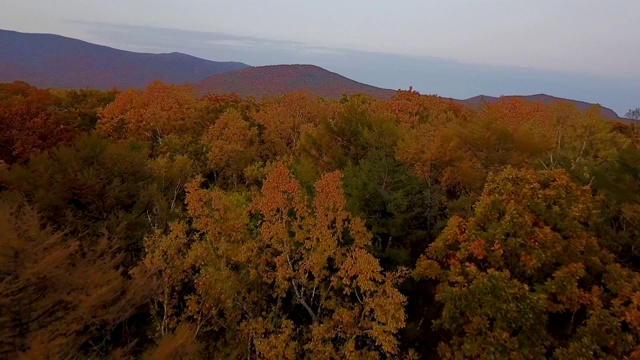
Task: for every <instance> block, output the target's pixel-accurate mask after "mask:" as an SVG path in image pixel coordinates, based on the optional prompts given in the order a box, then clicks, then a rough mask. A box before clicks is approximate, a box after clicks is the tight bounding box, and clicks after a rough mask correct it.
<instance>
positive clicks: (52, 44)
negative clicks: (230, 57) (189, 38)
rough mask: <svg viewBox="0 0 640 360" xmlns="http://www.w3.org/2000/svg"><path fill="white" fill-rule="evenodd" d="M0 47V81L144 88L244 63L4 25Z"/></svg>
mask: <svg viewBox="0 0 640 360" xmlns="http://www.w3.org/2000/svg"><path fill="white" fill-rule="evenodd" d="M0 49H2V51H0V82H10V81H14V80H22V81H25V82H28V83H30V84H32V85H36V86H39V87H60V88H87V87H88V88H95V89H111V88H120V89H124V88H129V87H135V88H143V87H145V86H146V85H147V84H148V83H149V82H151V81H154V80H162V81H164V82H168V83H183V82H196V81H199V80H202V79H204V78H205V77H207V76H210V75H213V74H219V73H223V72H227V71H233V70H240V69H244V68H247V67H249V65H246V64H243V63H239V62H216V61H210V60H204V59H200V58H197V57H193V56H190V55H186V54H181V53H170V54H147V53H136V52H130V51H124V50H118V49H114V48H110V47H107V46H102V45H96V44H92V43H88V42H85V41H81V40H77V39H72V38H67V37H64V36H59V35H51V34H26V33H19V32H15V31H7V30H0Z"/></svg>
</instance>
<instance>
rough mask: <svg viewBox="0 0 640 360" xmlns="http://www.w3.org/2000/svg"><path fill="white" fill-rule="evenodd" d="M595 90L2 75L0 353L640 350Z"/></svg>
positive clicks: (614, 126)
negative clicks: (583, 96)
mask: <svg viewBox="0 0 640 360" xmlns="http://www.w3.org/2000/svg"><path fill="white" fill-rule="evenodd" d="M598 114H599V111H598V109H591V110H587V111H579V110H577V109H576V108H574V107H573V106H572V105H570V104H566V103H555V104H551V105H544V104H541V103H536V102H527V101H525V100H521V99H513V98H511V99H502V100H499V101H497V102H496V103H493V104H484V105H483V106H481V107H480V108H479V109H467V108H463V107H461V106H460V105H457V104H455V103H453V102H451V101H448V100H444V99H441V98H439V97H436V96H423V95H420V94H418V93H416V92H413V91H398V93H397V94H396V96H395V97H394V98H392V99H391V100H388V101H382V100H376V99H374V98H371V97H369V96H366V95H356V96H350V97H348V96H345V97H343V98H342V99H341V100H339V101H333V100H326V99H321V98H312V97H309V96H307V95H305V94H303V93H291V94H286V95H283V96H279V97H275V98H271V99H267V100H262V101H256V100H254V99H243V98H240V97H238V96H235V95H207V96H205V97H203V98H197V97H196V96H194V94H193V92H192V90H191V89H190V88H189V87H186V86H177V85H166V84H163V83H160V82H155V83H152V84H150V85H149V86H148V87H147V88H146V89H145V90H144V91H139V90H126V91H123V92H116V91H112V92H102V91H95V90H80V91H75V90H72V91H65V90H46V89H37V88H34V87H32V86H30V85H28V84H25V83H20V82H16V83H12V84H0V358H10V359H13V358H42V359H44V358H51V359H58V358H66V359H76V358H77V359H89V358H93V359H95V358H112V359H128V358H148V359H158V358H168V359H195V358H205V359H206V358H215V359H236V358H244V359H304V358H309V359H312V358H313V359H315V358H318V359H324V358H327V359H392V358H393V359H395V358H406V359H417V358H422V359H434V358H443V359H468V358H477V359H485V358H486V359H511V358H513V359H544V358H556V359H624V358H628V359H634V358H639V357H640V345H639V344H640V132H639V131H638V129H637V128H636V127H635V125H633V124H629V123H617V122H612V121H608V120H603V119H601V118H600V117H599V115H598Z"/></svg>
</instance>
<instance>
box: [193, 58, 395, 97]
mask: <svg viewBox="0 0 640 360" xmlns="http://www.w3.org/2000/svg"><path fill="white" fill-rule="evenodd" d="M194 86H195V88H196V91H197V92H198V93H199V94H205V93H211V92H219V93H231V92H234V93H236V94H238V95H241V96H248V95H253V96H259V97H270V96H275V95H279V94H283V93H286V92H291V91H306V92H307V93H308V94H309V95H312V96H322V97H325V98H329V99H339V98H340V97H341V96H342V94H360V93H364V94H369V95H372V96H374V97H377V98H382V99H388V98H391V97H392V96H393V95H394V94H395V91H393V90H389V89H382V88H379V87H375V86H371V85H367V84H363V83H360V82H357V81H354V80H351V79H348V78H346V77H344V76H342V75H339V74H336V73H333V72H331V71H328V70H325V69H323V68H321V67H319V66H315V65H300V64H296V65H269V66H256V67H251V68H247V69H243V70H238V71H233V72H226V73H222V74H217V75H212V76H209V77H207V78H206V79H204V80H202V81H200V82H198V83H196V84H194Z"/></svg>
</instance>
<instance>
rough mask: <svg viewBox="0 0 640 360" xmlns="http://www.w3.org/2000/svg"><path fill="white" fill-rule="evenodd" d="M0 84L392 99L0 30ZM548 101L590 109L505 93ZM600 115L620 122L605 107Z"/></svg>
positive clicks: (341, 85)
mask: <svg viewBox="0 0 640 360" xmlns="http://www.w3.org/2000/svg"><path fill="white" fill-rule="evenodd" d="M0 49H3V51H2V52H0V82H11V81H16V80H21V81H25V82H28V83H30V84H32V85H36V86H39V87H59V88H96V89H111V88H119V89H124V88H130V87H133V88H144V87H145V86H146V85H147V84H148V83H149V82H151V81H154V80H161V81H164V82H167V83H185V82H188V83H192V84H193V85H194V87H195V89H196V91H197V93H198V94H201V95H202V94H205V93H212V92H215V93H231V92H235V93H237V94H238V95H241V96H249V95H252V96H257V97H269V96H274V95H278V94H282V93H286V92H291V91H299V90H304V91H307V92H308V93H309V94H310V95H313V96H322V97H326V98H340V97H341V96H342V94H345V93H346V94H355V93H366V94H370V95H372V96H374V97H377V98H383V99H386V98H390V97H391V96H393V94H394V93H395V91H394V90H391V89H383V88H379V87H375V86H371V85H367V84H363V83H360V82H357V81H354V80H351V79H348V78H346V77H344V76H341V75H339V74H336V73H333V72H330V71H328V70H325V69H323V68H320V67H318V66H314V65H272V66H259V67H252V66H249V65H247V64H244V63H241V62H217V61H211V60H205V59H201V58H197V57H193V56H190V55H187V54H182V53H177V52H173V53H169V54H151V53H137V52H131V51H124V50H118V49H114V48H111V47H107V46H102V45H96V44H92V43H89V42H85V41H82V40H77V39H72V38H68V37H64V36H59V35H53V34H30V33H20V32H15V31H8V30H0ZM513 96H515V97H521V98H525V99H528V100H534V101H541V102H543V103H550V102H554V101H569V102H571V103H573V104H574V105H576V107H578V108H579V109H581V110H584V109H586V108H588V107H591V106H593V105H595V104H591V103H587V102H582V101H577V100H570V99H561V98H557V97H554V96H550V95H546V94H536V95H528V96H519V95H513ZM497 99H498V98H496V97H491V96H484V95H479V96H476V97H472V98H469V99H465V100H455V99H454V100H455V101H457V102H460V103H462V104H464V105H466V106H470V107H477V106H479V105H480V104H481V103H482V102H483V101H486V102H493V101H496V100H497ZM601 115H602V116H603V117H605V118H609V119H620V118H619V117H618V115H617V114H616V113H615V112H614V111H613V110H611V109H609V108H606V107H601Z"/></svg>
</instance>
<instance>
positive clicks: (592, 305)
mask: <svg viewBox="0 0 640 360" xmlns="http://www.w3.org/2000/svg"><path fill="white" fill-rule="evenodd" d="M598 208H599V207H598V204H597V203H596V201H595V200H594V199H593V198H592V196H591V194H590V190H589V189H588V188H582V187H579V186H577V185H575V184H574V183H572V182H571V179H570V178H569V176H568V175H567V174H566V173H564V172H563V171H543V172H533V171H529V170H516V169H513V168H507V169H506V170H504V171H503V172H501V173H499V174H493V175H491V176H490V177H489V179H488V181H487V185H486V186H485V189H484V191H483V194H482V196H481V198H480V200H479V201H478V203H477V204H476V205H475V209H474V212H473V215H472V216H471V217H470V218H469V219H467V220H464V219H462V218H459V217H453V218H452V219H451V220H450V221H449V224H448V226H447V228H446V229H445V230H444V231H443V233H442V234H441V236H440V237H439V238H438V239H437V240H436V241H435V242H434V243H433V244H431V245H430V246H429V249H428V251H427V253H426V255H425V256H424V257H422V258H421V259H420V260H419V262H418V264H417V265H416V275H417V276H418V277H419V278H422V277H427V278H428V277H431V278H436V279H438V280H439V281H440V285H438V289H437V294H436V299H437V300H438V301H440V302H441V303H442V305H443V310H442V315H441V317H440V319H438V320H437V321H436V323H435V325H436V326H437V327H438V328H442V329H446V330H447V331H450V332H451V333H452V337H451V339H450V340H449V341H447V342H443V343H442V344H441V345H440V347H439V352H440V354H441V355H442V356H443V357H445V358H522V359H536V358H539V359H542V358H546V357H553V358H558V359H572V358H585V359H605V358H607V359H620V358H622V357H623V356H625V355H628V354H630V353H631V352H632V351H633V349H634V348H635V346H637V344H638V342H639V341H640V322H638V315H640V312H639V311H640V308H639V306H640V301H639V300H640V277H639V275H638V274H637V273H634V272H632V271H630V270H628V269H626V268H624V267H622V266H620V265H619V264H617V263H616V262H615V261H614V258H613V256H612V255H611V254H610V253H608V252H607V251H606V250H604V249H603V248H602V247H601V246H600V244H599V242H598V239H596V238H594V237H593V236H592V235H590V230H589V224H591V223H594V222H595V221H596V217H597V216H598V211H597V210H598Z"/></svg>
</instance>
